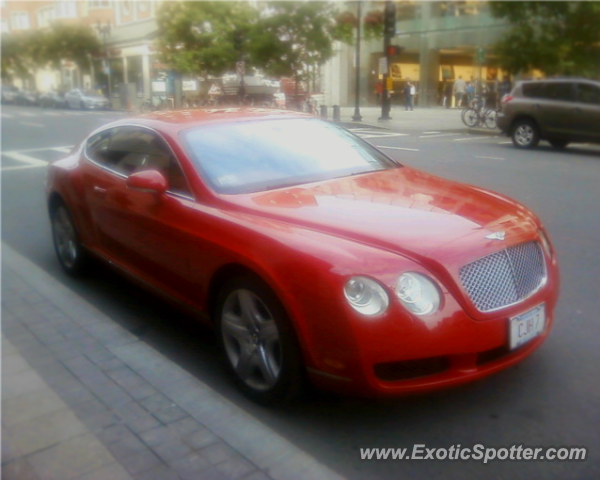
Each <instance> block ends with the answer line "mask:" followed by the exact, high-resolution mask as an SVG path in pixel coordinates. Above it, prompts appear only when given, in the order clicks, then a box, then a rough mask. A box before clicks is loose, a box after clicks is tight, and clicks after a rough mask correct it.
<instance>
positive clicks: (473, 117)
mask: <svg viewBox="0 0 600 480" xmlns="http://www.w3.org/2000/svg"><path fill="white" fill-rule="evenodd" d="M497 116H498V110H497V109H495V108H490V107H483V106H482V107H479V108H477V107H467V108H465V109H464V110H463V111H462V113H461V115H460V118H461V119H462V121H463V123H464V124H465V125H466V126H467V127H469V128H475V127H480V126H484V127H486V128H489V129H490V130H493V129H494V128H496V117H497Z"/></svg>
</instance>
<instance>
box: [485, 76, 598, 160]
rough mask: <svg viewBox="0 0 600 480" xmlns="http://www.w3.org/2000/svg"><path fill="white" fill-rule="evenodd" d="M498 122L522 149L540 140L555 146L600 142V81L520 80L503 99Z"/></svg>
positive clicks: (531, 146) (503, 130)
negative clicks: (570, 143)
mask: <svg viewBox="0 0 600 480" xmlns="http://www.w3.org/2000/svg"><path fill="white" fill-rule="evenodd" d="M497 124H498V128H500V130H502V132H504V133H506V134H507V135H508V136H510V137H511V138H512V141H513V143H514V145H515V146H516V147H518V148H533V147H535V146H536V145H537V144H538V143H539V141H540V140H547V141H548V142H549V143H550V144H551V145H552V146H553V147H555V148H564V147H566V146H567V145H568V144H569V142H592V143H600V82H596V81H593V80H586V79H552V80H535V81H523V82H520V83H518V84H517V85H516V86H515V88H514V89H513V91H512V92H511V93H510V94H508V95H505V96H504V98H503V99H502V102H501V111H500V112H499V113H498V117H497Z"/></svg>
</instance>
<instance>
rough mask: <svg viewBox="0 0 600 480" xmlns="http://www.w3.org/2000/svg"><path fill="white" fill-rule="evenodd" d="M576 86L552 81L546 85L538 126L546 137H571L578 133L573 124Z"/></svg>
mask: <svg viewBox="0 0 600 480" xmlns="http://www.w3.org/2000/svg"><path fill="white" fill-rule="evenodd" d="M574 102H575V85H574V83H573V82H569V81H566V82H555V81H550V82H547V83H546V84H545V85H544V88H543V97H542V98H540V99H539V111H538V114H537V116H538V124H539V125H540V128H541V129H542V132H543V133H544V137H546V138H550V137H554V138H562V137H570V136H571V134H573V133H575V132H576V129H575V128H574V126H573V124H572V123H571V120H572V117H573V104H574Z"/></svg>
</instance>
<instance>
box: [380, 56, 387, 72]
mask: <svg viewBox="0 0 600 480" xmlns="http://www.w3.org/2000/svg"><path fill="white" fill-rule="evenodd" d="M386 73H388V66H387V58H385V57H381V58H380V59H379V75H385V74H386Z"/></svg>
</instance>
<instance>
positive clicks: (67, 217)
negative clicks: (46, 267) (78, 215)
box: [50, 202, 88, 276]
mask: <svg viewBox="0 0 600 480" xmlns="http://www.w3.org/2000/svg"><path fill="white" fill-rule="evenodd" d="M50 222H51V225H52V240H53V242H54V250H55V251H56V256H57V257H58V261H59V263H60V266H61V267H62V268H63V270H64V271H65V272H66V273H68V274H69V275H72V276H79V275H81V274H83V273H84V271H85V269H86V267H87V263H88V256H87V253H86V252H85V251H84V249H83V247H82V246H81V243H80V242H79V235H78V234H77V230H76V228H75V223H74V222H73V218H72V217H71V214H70V213H69V210H68V209H67V207H66V205H65V204H64V203H62V202H61V203H58V204H57V205H55V206H54V207H53V208H52V210H51V211H50Z"/></svg>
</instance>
